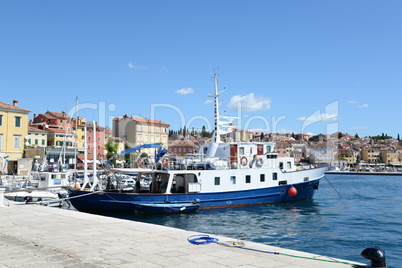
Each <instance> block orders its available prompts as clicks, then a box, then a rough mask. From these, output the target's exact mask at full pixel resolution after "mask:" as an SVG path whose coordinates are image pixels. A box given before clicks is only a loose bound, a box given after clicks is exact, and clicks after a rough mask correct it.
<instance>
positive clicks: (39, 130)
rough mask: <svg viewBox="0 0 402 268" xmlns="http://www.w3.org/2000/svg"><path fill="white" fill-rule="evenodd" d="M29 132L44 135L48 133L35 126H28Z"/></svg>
mask: <svg viewBox="0 0 402 268" xmlns="http://www.w3.org/2000/svg"><path fill="white" fill-rule="evenodd" d="M28 132H42V133H47V131H45V130H42V129H39V128H37V127H33V126H28Z"/></svg>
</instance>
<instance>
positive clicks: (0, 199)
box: [0, 188, 6, 208]
mask: <svg viewBox="0 0 402 268" xmlns="http://www.w3.org/2000/svg"><path fill="white" fill-rule="evenodd" d="M5 191H6V188H0V208H4V192H5Z"/></svg>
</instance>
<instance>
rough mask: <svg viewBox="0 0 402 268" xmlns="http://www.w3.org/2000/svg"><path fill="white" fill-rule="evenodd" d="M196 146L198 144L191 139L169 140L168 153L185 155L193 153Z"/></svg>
mask: <svg viewBox="0 0 402 268" xmlns="http://www.w3.org/2000/svg"><path fill="white" fill-rule="evenodd" d="M198 148H199V146H198V145H197V144H196V143H195V141H192V140H188V139H183V140H169V154H170V155H177V156H185V155H189V154H194V153H195V152H196V150H197V149H198Z"/></svg>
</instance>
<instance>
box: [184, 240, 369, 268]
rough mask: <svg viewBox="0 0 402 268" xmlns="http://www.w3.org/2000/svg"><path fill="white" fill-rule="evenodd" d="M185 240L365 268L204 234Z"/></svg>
mask: <svg viewBox="0 0 402 268" xmlns="http://www.w3.org/2000/svg"><path fill="white" fill-rule="evenodd" d="M187 240H188V242H190V243H191V244H194V245H207V244H210V243H215V244H218V245H222V246H227V247H235V248H240V249H246V250H251V251H257V252H261V253H268V254H274V255H283V256H288V257H293V258H301V259H309V260H315V261H324V262H332V263H343V264H349V265H353V267H366V266H361V265H356V264H354V263H350V262H346V261H337V260H326V259H317V258H313V257H304V256H298V255H293V254H286V253H281V252H277V251H267V250H260V249H255V248H248V247H244V243H243V242H241V241H235V242H233V243H231V244H228V243H223V242H219V239H218V238H215V237H211V236H209V235H206V234H199V235H191V236H189V237H188V238H187Z"/></svg>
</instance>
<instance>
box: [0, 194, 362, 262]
mask: <svg viewBox="0 0 402 268" xmlns="http://www.w3.org/2000/svg"><path fill="white" fill-rule="evenodd" d="M6 204H8V205H6V206H3V207H0V267H27V266H29V267H41V268H46V267H52V268H54V267H85V268H91V267H206V266H208V267H279V268H290V267H292V268H294V267H309V268H311V267H326V268H331V267H355V266H358V265H359V267H361V266H364V264H361V263H356V262H351V261H345V260H340V259H334V258H331V257H326V256H321V255H316V254H312V253H306V252H300V251H294V250H289V249H283V248H278V247H274V246H269V245H264V244H259V243H254V242H249V241H237V240H235V239H233V238H228V237H221V236H216V235H213V234H209V237H213V238H216V239H218V241H219V242H212V243H205V244H201V243H199V244H193V243H190V242H189V240H191V239H189V238H190V237H194V236H195V237H196V238H197V235H199V234H198V233H195V232H192V231H188V230H181V229H176V228H171V227H166V226H160V225H154V224H149V223H142V222H136V221H130V220H123V219H117V218H112V217H105V216H99V215H93V214H87V213H82V212H77V211H74V210H65V209H59V208H54V207H53V208H52V207H45V206H39V205H33V204H31V205H28V204H24V203H18V202H12V201H9V202H6ZM203 236H204V237H205V234H203ZM203 236H200V238H201V237H203ZM199 241H201V242H205V241H207V240H199ZM239 245H241V246H239ZM360 265H361V266H360Z"/></svg>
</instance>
